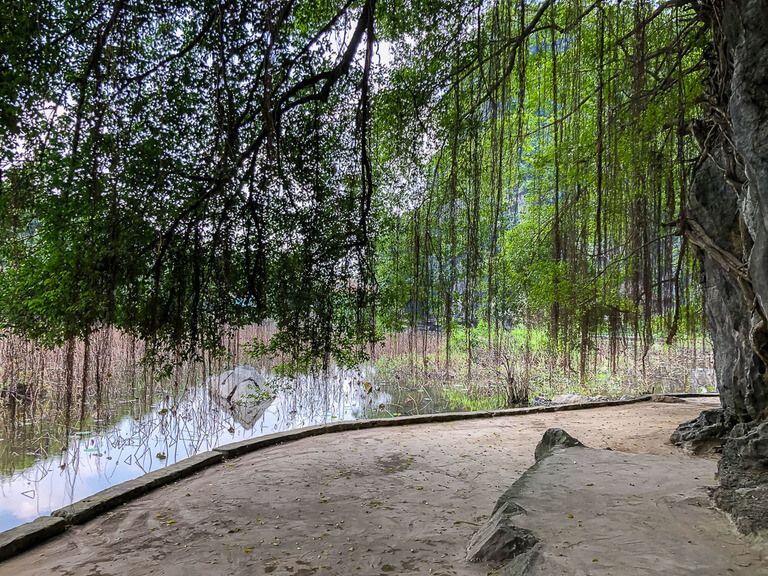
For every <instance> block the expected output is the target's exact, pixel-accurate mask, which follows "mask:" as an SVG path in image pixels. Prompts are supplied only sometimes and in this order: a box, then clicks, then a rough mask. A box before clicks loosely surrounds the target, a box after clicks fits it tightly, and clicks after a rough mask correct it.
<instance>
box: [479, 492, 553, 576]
mask: <svg viewBox="0 0 768 576" xmlns="http://www.w3.org/2000/svg"><path fill="white" fill-rule="evenodd" d="M519 512H520V508H519V507H517V508H512V510H511V512H509V511H508V507H507V505H506V504H504V505H502V506H501V507H500V508H499V509H498V510H496V512H494V514H493V516H491V517H490V519H489V520H488V521H487V522H486V523H485V524H483V525H482V526H481V527H480V529H479V530H478V531H477V532H476V533H475V535H474V536H472V539H471V540H470V541H469V546H468V547H467V560H469V561H470V562H493V563H497V564H500V563H502V562H506V561H509V560H512V559H514V558H515V557H517V556H519V555H521V554H525V553H526V552H528V551H529V550H531V549H532V548H533V547H534V546H535V545H536V544H537V543H538V539H537V538H536V536H535V535H534V534H533V532H531V531H530V530H527V529H525V528H520V527H518V526H515V525H514V523H513V518H514V517H515V516H516V515H518V514H519Z"/></svg>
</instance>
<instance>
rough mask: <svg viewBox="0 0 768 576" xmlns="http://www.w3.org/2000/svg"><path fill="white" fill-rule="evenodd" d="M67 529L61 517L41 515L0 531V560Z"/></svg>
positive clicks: (6, 558)
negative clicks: (30, 520)
mask: <svg viewBox="0 0 768 576" xmlns="http://www.w3.org/2000/svg"><path fill="white" fill-rule="evenodd" d="M66 529H67V523H66V521H65V520H64V519H63V518H54V517H52V516H41V517H40V518H37V519H36V520H33V521H32V522H27V523H26V524H22V525H21V526H17V527H16V528H11V529H10V530H6V531H5V532H0V561H2V560H8V558H11V557H12V556H15V555H16V554H19V553H21V552H24V551H25V550H27V549H28V548H32V546H35V545H37V544H40V543H41V542H44V541H45V540H48V539H50V538H53V537H54V536H58V535H59V534H61V533H62V532H64V530H66Z"/></svg>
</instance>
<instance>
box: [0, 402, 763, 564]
mask: <svg viewBox="0 0 768 576" xmlns="http://www.w3.org/2000/svg"><path fill="white" fill-rule="evenodd" d="M714 404H715V402H714V401H712V400H710V399H705V400H704V399H697V400H690V401H688V402H685V403H681V404H663V403H641V404H635V405H628V406H623V407H612V408H600V409H590V410H580V411H573V412H560V413H551V414H535V415H528V416H516V417H506V418H497V419H492V420H468V421H461V422H453V423H444V424H431V425H419V426H407V427H402V428H397V427H396V428H385V429H372V430H363V431H356V432H347V433H342V434H333V435H326V436H318V437H314V438H308V439H305V440H300V441H298V442H295V443H291V444H287V445H283V446H276V447H272V448H268V449H266V450H263V451H261V452H256V453H253V454H250V455H246V456H243V457H241V458H238V459H234V460H231V461H228V462H227V463H225V464H223V465H219V466H214V467H212V468H209V469H207V470H205V471H203V472H201V473H199V474H197V475H195V476H193V477H192V478H189V479H186V480H184V481H181V482H179V483H177V484H174V485H170V486H167V487H164V488H161V489H159V490H157V491H155V492H152V493H151V494H149V495H147V496H145V497H143V498H141V499H139V500H136V501H134V502H131V503H129V504H126V505H125V506H122V507H121V508H119V509H117V510H115V511H113V512H111V513H108V514H106V515H105V516H103V517H101V518H99V519H97V520H94V521H92V522H90V523H88V524H86V525H84V526H81V527H79V528H74V529H72V530H70V531H69V532H67V533H66V534H64V535H63V536H60V537H58V538H56V539H55V540H52V541H50V542H49V543H47V544H45V545H43V546H41V547H39V548H36V549H34V550H31V551H30V552H28V553H26V554H24V555H22V556H19V557H17V558H14V559H12V560H10V561H8V562H6V563H4V564H2V565H0V574H1V575H10V576H24V575H33V574H34V575H41V574H46V575H48V574H50V575H76V576H81V575H83V576H107V575H110V576H113V575H114V576H117V575H130V576H139V575H144V574H147V575H148V574H153V575H179V576H195V575H211V574H215V575H218V574H221V575H240V574H243V575H244V574H248V575H251V574H276V575H278V574H285V575H289V574H290V575H293V576H306V575H310V574H372V575H373V574H376V575H383V574H433V575H439V574H442V575H449V574H450V575H481V574H482V575H485V574H487V573H488V568H487V567H485V566H480V565H470V564H467V563H466V562H465V561H464V559H463V558H464V551H465V547H466V544H467V542H468V539H469V537H470V536H471V534H472V533H473V532H474V531H475V530H476V527H477V526H478V524H480V523H481V522H482V521H483V520H484V519H485V518H486V517H487V515H488V514H489V513H490V511H491V509H492V507H493V504H494V502H495V500H496V499H497V498H498V496H499V495H500V494H501V493H502V492H503V491H504V490H505V489H506V488H507V487H508V486H509V485H510V484H511V483H512V482H513V481H514V480H515V479H516V478H517V477H518V476H519V475H520V474H521V473H522V472H523V471H524V470H525V469H526V468H528V466H530V465H531V464H532V463H533V449H534V447H535V445H536V443H537V442H538V440H539V439H540V437H541V435H542V433H543V432H544V430H546V429H547V428H549V427H552V426H558V427H562V428H565V429H566V430H567V431H568V432H570V433H571V434H573V435H574V436H575V437H577V438H579V439H580V440H582V441H583V442H584V443H585V444H587V445H588V446H593V447H596V448H605V447H611V448H613V449H615V450H623V451H627V452H638V453H654V454H674V453H676V449H675V448H673V447H672V446H671V445H669V444H668V443H667V438H668V436H669V434H670V432H671V431H672V430H673V429H674V427H675V426H676V425H677V424H678V423H680V422H682V421H683V420H686V419H689V418H692V417H694V416H695V415H696V414H698V412H699V411H700V410H702V409H703V408H706V407H710V406H712V405H714ZM686 458H687V457H685V456H682V455H681V460H685V459H686ZM714 472H715V462H714V461H712V464H711V473H712V477H711V478H709V479H702V480H703V481H704V482H707V481H710V482H711V481H713V480H714ZM712 514H713V518H714V519H715V521H720V522H722V523H723V527H724V528H723V529H724V530H725V532H726V533H727V534H728V536H727V537H726V538H725V539H724V541H717V542H713V546H719V547H722V552H723V554H731V555H732V556H733V557H734V558H735V557H737V556H739V554H743V553H745V552H744V550H745V548H746V544H745V543H743V542H742V541H741V540H740V539H739V538H738V537H736V536H734V535H732V534H731V533H730V532H729V531H728V529H727V526H726V524H725V521H724V520H723V519H722V518H721V517H720V516H719V515H717V514H716V513H714V512H713V513H712ZM762 573H763V572H757V571H756V572H755V574H762Z"/></svg>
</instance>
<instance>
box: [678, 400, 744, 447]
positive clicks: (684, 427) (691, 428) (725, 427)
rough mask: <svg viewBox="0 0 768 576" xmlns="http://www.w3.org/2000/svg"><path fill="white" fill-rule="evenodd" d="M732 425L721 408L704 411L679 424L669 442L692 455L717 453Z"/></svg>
mask: <svg viewBox="0 0 768 576" xmlns="http://www.w3.org/2000/svg"><path fill="white" fill-rule="evenodd" d="M734 424H735V420H734V419H733V418H732V417H731V416H730V415H729V413H728V412H726V411H725V410H723V409H722V408H713V409H711V410H704V411H703V412H702V413H701V414H699V415H698V416H697V417H696V418H694V419H693V420H689V421H688V422H684V423H682V424H680V426H678V427H677V430H675V431H674V432H672V436H671V437H670V441H671V442H672V444H674V445H675V446H680V447H681V448H683V449H684V450H686V451H688V452H691V453H693V454H704V453H706V452H719V451H720V449H721V448H722V446H723V443H724V442H725V440H726V438H727V437H728V433H729V432H730V431H731V428H733V426H734Z"/></svg>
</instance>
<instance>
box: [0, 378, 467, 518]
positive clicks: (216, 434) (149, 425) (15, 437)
mask: <svg viewBox="0 0 768 576" xmlns="http://www.w3.org/2000/svg"><path fill="white" fill-rule="evenodd" d="M225 374H227V373H225ZM216 378H220V376H219V377H214V378H213V379H209V380H208V381H206V382H205V383H203V384H200V385H198V386H196V387H192V388H190V389H188V390H187V391H185V392H184V393H182V394H180V395H179V397H177V398H173V397H171V396H166V395H162V396H161V397H160V398H159V399H155V400H154V401H149V402H147V403H146V404H143V403H142V402H141V401H140V400H139V399H137V398H134V397H133V396H132V395H131V394H123V395H122V396H117V397H113V398H111V399H109V404H110V406H109V407H107V408H108V409H107V408H104V409H103V412H104V413H106V414H108V417H105V418H104V419H100V418H96V419H94V420H93V421H92V423H91V425H90V426H88V427H87V428H85V429H83V430H78V431H71V430H69V429H68V428H66V429H64V430H63V431H62V428H61V424H60V423H59V422H52V421H51V422H47V421H46V417H45V415H41V414H38V415H36V416H33V417H31V418H27V419H18V418H17V420H16V421H15V422H13V423H12V424H13V426H12V427H9V426H8V423H6V426H5V432H4V434H5V436H6V437H5V439H0V464H1V465H2V466H1V467H0V531H1V530H7V529H9V528H12V527H14V526H18V525H20V524H23V523H25V522H29V521H31V520H34V519H35V518H37V517H38V516H42V515H46V514H49V513H50V512H51V511H53V510H56V509H58V508H61V507H63V506H67V505H68V504H71V503H72V502H76V501H77V500H80V499H82V498H85V497H87V496H90V495H92V494H94V493H96V492H98V491H100V490H103V489H105V488H108V487H109V486H113V485H115V484H118V483H120V482H124V481H126V480H130V479H132V478H136V477H138V476H141V475H142V474H146V473H147V472H150V471H152V470H156V469H158V468H162V467H164V466H168V465H170V464H173V463H175V462H177V461H179V460H182V459H184V458H187V457H188V456H192V455H194V454H197V453H200V452H205V451H206V450H211V449H213V448H215V447H217V446H221V445H223V444H227V443H229V442H236V441H240V440H245V439H248V438H253V437H256V436H262V435H265V434H271V433H273V432H282V431H286V430H292V429H295V428H300V427H302V426H310V425H314V424H323V423H329V422H335V421H339V420H354V419H359V418H377V417H388V416H396V415H400V414H416V413H428V412H440V411H447V410H456V409H464V408H467V409H470V408H471V406H463V405H460V404H457V403H456V402H455V397H453V396H451V395H450V394H446V391H445V390H444V389H442V388H441V389H428V388H425V387H423V386H413V387H408V386H404V385H397V386H392V385H387V384H374V381H375V374H374V371H373V369H372V368H369V367H363V368H358V369H354V370H342V369H333V370H331V371H330V372H329V373H327V374H325V375H323V376H301V377H298V378H294V379H275V378H272V379H269V378H267V380H268V381H269V386H268V387H267V388H268V390H269V395H268V396H264V395H259V394H245V395H240V397H238V398H231V399H230V400H231V401H227V400H226V399H222V396H221V394H220V390H219V389H218V388H219V384H220V382H219V381H217V380H215V379H216ZM261 381H262V382H263V379H262V380H261ZM225 392H228V390H225ZM455 393H456V391H454V394H455Z"/></svg>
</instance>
